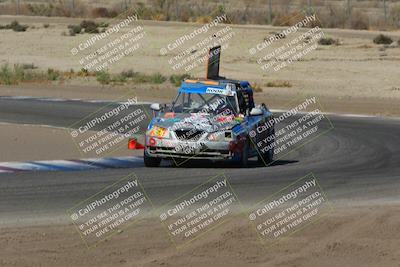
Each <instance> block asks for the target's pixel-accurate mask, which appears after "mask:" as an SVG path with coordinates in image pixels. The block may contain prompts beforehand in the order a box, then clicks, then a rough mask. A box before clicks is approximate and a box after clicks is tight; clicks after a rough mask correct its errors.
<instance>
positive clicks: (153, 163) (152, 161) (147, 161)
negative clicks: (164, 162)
mask: <svg viewBox="0 0 400 267" xmlns="http://www.w3.org/2000/svg"><path fill="white" fill-rule="evenodd" d="M143 158H144V166H146V167H159V166H160V164H161V159H160V158H155V157H150V156H149V155H147V153H146V150H145V151H144V156H143Z"/></svg>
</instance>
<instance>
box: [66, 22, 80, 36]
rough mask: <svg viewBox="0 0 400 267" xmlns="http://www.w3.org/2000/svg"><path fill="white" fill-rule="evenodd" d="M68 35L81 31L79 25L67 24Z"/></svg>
mask: <svg viewBox="0 0 400 267" xmlns="http://www.w3.org/2000/svg"><path fill="white" fill-rule="evenodd" d="M68 29H69V35H71V36H74V35H76V34H79V33H81V32H82V27H81V26H80V25H68Z"/></svg>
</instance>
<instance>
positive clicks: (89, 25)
mask: <svg viewBox="0 0 400 267" xmlns="http://www.w3.org/2000/svg"><path fill="white" fill-rule="evenodd" d="M80 26H81V27H82V28H83V29H84V30H85V33H99V29H98V27H99V25H98V24H97V23H96V22H94V21H93V20H83V21H82V22H81V24H80Z"/></svg>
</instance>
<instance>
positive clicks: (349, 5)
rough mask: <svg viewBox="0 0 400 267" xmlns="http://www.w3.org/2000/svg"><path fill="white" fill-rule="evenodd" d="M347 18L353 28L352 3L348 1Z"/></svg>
mask: <svg viewBox="0 0 400 267" xmlns="http://www.w3.org/2000/svg"><path fill="white" fill-rule="evenodd" d="M347 18H348V20H349V24H350V27H351V3H350V0H347Z"/></svg>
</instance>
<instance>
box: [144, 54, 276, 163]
mask: <svg viewBox="0 0 400 267" xmlns="http://www.w3.org/2000/svg"><path fill="white" fill-rule="evenodd" d="M220 51H221V48H220V47H214V48H212V49H210V51H209V61H208V65H207V74H206V78H205V79H186V80H184V81H183V82H182V84H181V86H180V88H179V90H178V95H177V96H176V98H175V99H174V101H173V102H172V103H171V104H170V105H161V104H159V103H153V104H151V106H150V108H151V109H152V112H153V118H152V120H151V121H150V123H149V125H148V128H147V131H146V134H145V144H144V163H145V166H147V167H158V166H160V163H161V160H162V159H168V160H171V159H172V160H173V161H174V162H175V164H176V165H180V164H181V163H183V162H185V161H187V160H197V159H207V160H215V161H216V160H231V161H237V162H239V163H240V164H241V166H243V167H247V166H248V159H249V158H251V157H255V156H257V157H258V160H259V161H262V162H264V163H270V162H272V160H273V155H274V149H273V147H274V144H273V142H274V141H273V140H274V135H275V131H274V124H273V122H274V120H273V114H272V113H271V111H270V110H269V109H268V108H267V107H266V105H265V104H261V105H258V106H256V105H255V103H254V99H253V89H252V87H251V85H250V83H249V82H248V81H240V80H233V79H226V78H225V77H220V76H219V58H220ZM266 122H268V123H266ZM271 122H272V124H271ZM261 125H264V127H260V126H261ZM265 125H268V127H267V128H266V127H265ZM259 128H263V129H267V130H263V131H259ZM265 140H268V141H267V142H266V143H267V146H268V147H269V148H268V149H262V150H260V149H259V147H258V146H257V143H262V141H265Z"/></svg>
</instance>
